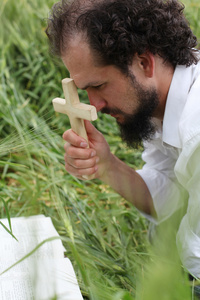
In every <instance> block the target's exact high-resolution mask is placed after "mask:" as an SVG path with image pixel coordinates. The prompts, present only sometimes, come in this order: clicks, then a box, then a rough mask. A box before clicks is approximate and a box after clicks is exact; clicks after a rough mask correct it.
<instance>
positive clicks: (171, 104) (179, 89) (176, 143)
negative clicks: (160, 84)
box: [162, 66, 193, 148]
mask: <svg viewBox="0 0 200 300" xmlns="http://www.w3.org/2000/svg"><path fill="white" fill-rule="evenodd" d="M192 73H193V72H192V67H186V66H177V67H176V69H175V71H174V75H173V78H172V82H171V85H170V89H169V93H168V96H167V101H166V106H165V113H164V119H163V134H162V139H163V144H167V145H169V146H173V147H176V148H181V147H182V143H181V139H180V134H179V121H180V118H181V114H182V112H183V109H184V106H185V103H186V101H187V96H188V93H189V89H190V86H191V81H192Z"/></svg>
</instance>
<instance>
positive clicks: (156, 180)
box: [137, 141, 187, 224]
mask: <svg viewBox="0 0 200 300" xmlns="http://www.w3.org/2000/svg"><path fill="white" fill-rule="evenodd" d="M177 156H178V155H177V153H175V150H174V149H167V148H164V147H163V148H161V146H160V141H158V142H156V141H153V142H151V143H146V145H145V151H144V153H143V155H142V158H143V160H144V162H145V165H144V167H143V169H142V170H138V171H137V172H138V174H139V175H140V176H141V177H142V178H143V180H144V181H145V183H146V185H147V187H148V189H149V191H150V193H151V196H152V199H153V204H154V208H155V211H156V214H157V219H154V220H152V218H151V217H149V216H147V215H145V217H147V218H148V219H150V221H153V222H155V223H157V224H158V223H161V222H162V221H164V220H166V219H167V218H169V217H170V216H171V215H172V214H173V213H174V212H175V211H177V210H178V209H179V208H180V207H181V206H182V205H183V203H184V199H186V198H187V192H186V191H185V189H184V188H183V187H182V186H181V185H180V183H179V182H178V180H177V178H176V176H175V173H174V166H175V163H176V160H177Z"/></svg>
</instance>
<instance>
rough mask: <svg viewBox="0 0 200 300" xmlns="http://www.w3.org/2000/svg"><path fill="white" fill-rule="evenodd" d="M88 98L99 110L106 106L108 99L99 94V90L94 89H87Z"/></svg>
mask: <svg viewBox="0 0 200 300" xmlns="http://www.w3.org/2000/svg"><path fill="white" fill-rule="evenodd" d="M87 93H88V98H89V101H90V104H91V105H94V106H95V107H96V110H97V111H100V110H101V109H102V108H104V107H105V106H106V101H105V100H104V99H103V98H102V97H101V96H100V95H98V92H97V91H92V90H90V89H87Z"/></svg>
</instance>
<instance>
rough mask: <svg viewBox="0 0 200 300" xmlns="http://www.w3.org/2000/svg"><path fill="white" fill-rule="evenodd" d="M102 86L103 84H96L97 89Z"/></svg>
mask: <svg viewBox="0 0 200 300" xmlns="http://www.w3.org/2000/svg"><path fill="white" fill-rule="evenodd" d="M102 86H103V84H99V85H96V86H94V88H95V89H100V88H101V87H102Z"/></svg>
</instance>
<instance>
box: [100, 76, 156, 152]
mask: <svg viewBox="0 0 200 300" xmlns="http://www.w3.org/2000/svg"><path fill="white" fill-rule="evenodd" d="M129 78H130V79H131V82H132V86H133V87H134V89H135V91H136V96H137V102H138V107H137V110H136V111H134V112H133V113H131V114H127V113H124V112H123V111H121V110H119V109H115V108H114V109H109V108H104V109H102V113H108V114H114V115H117V114H119V115H121V116H123V119H124V121H123V122H119V121H117V124H118V126H119V129H120V133H121V138H122V140H123V141H124V142H125V143H126V144H127V146H129V147H131V148H135V149H137V148H139V147H140V146H141V145H142V142H143V141H149V140H151V139H152V137H153V135H154V134H155V131H156V125H155V124H154V123H153V120H152V118H153V113H154V112H155V110H156V108H157V107H158V104H159V97H158V93H157V91H156V89H155V88H151V89H148V90H147V89H144V87H143V86H142V85H140V84H139V83H138V82H137V81H136V79H135V77H134V76H133V75H132V74H131V75H129Z"/></svg>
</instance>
